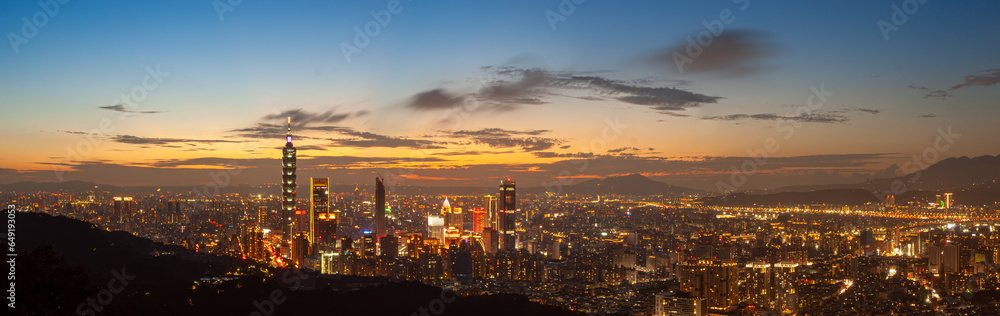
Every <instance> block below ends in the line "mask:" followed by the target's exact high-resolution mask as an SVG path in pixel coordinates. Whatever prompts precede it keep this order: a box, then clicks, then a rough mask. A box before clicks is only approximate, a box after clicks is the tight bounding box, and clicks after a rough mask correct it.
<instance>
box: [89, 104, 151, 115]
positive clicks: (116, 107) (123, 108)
mask: <svg viewBox="0 0 1000 316" xmlns="http://www.w3.org/2000/svg"><path fill="white" fill-rule="evenodd" d="M97 108H98V109H102V110H109V111H115V112H122V113H132V114H156V113H163V111H133V110H131V109H130V108H129V107H128V106H125V105H124V104H115V105H106V106H99V107H97Z"/></svg>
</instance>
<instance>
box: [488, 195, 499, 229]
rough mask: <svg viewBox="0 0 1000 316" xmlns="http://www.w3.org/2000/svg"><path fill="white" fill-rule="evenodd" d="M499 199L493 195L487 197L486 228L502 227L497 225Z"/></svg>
mask: <svg viewBox="0 0 1000 316" xmlns="http://www.w3.org/2000/svg"><path fill="white" fill-rule="evenodd" d="M498 218H499V217H498V216H497V197H496V196H493V195H489V194H487V195H486V223H487V224H486V225H487V226H486V227H489V228H492V229H498V228H499V227H500V226H499V225H497V219H498Z"/></svg>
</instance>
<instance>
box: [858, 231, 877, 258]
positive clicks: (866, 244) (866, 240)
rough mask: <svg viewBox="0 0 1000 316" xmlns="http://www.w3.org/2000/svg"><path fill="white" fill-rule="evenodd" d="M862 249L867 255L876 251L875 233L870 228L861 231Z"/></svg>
mask: <svg viewBox="0 0 1000 316" xmlns="http://www.w3.org/2000/svg"><path fill="white" fill-rule="evenodd" d="M859 239H860V242H861V251H862V252H863V254H864V255H865V256H870V255H872V254H874V253H875V250H876V247H875V235H874V234H873V233H872V231H870V230H865V231H862V232H861V238H859Z"/></svg>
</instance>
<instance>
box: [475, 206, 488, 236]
mask: <svg viewBox="0 0 1000 316" xmlns="http://www.w3.org/2000/svg"><path fill="white" fill-rule="evenodd" d="M485 225H486V210H484V209H481V208H477V209H474V210H472V231H473V232H475V233H476V234H482V233H483V228H486V226H485Z"/></svg>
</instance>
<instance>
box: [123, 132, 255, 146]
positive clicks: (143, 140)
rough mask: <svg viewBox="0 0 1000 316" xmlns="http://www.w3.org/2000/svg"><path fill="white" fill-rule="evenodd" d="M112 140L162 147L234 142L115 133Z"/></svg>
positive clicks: (230, 141) (228, 141)
mask: <svg viewBox="0 0 1000 316" xmlns="http://www.w3.org/2000/svg"><path fill="white" fill-rule="evenodd" d="M111 140H112V141H115V142H118V143H122V144H134V145H163V146H164V147H169V146H175V147H174V148H179V147H180V146H177V145H176V144H188V145H191V144H213V143H235V142H236V141H232V140H225V139H184V138H156V137H139V136H132V135H115V136H112V137H111ZM192 146H193V145H192Z"/></svg>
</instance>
